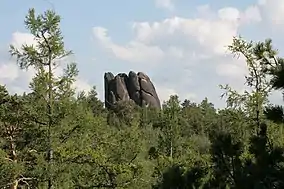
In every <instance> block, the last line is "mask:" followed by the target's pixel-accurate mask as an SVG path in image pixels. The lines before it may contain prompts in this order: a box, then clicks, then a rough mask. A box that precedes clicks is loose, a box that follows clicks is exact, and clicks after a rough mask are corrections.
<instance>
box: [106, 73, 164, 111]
mask: <svg viewBox="0 0 284 189" xmlns="http://www.w3.org/2000/svg"><path fill="white" fill-rule="evenodd" d="M104 80H105V81H104V82H105V106H106V108H110V107H111V106H112V105H114V104H115V103H116V102H118V101H127V100H133V101H134V102H135V103H136V104H137V105H139V106H144V105H145V106H149V107H155V108H161V104H160V100H159V98H158V95H157V93H156V89H155V87H154V85H153V83H152V82H151V80H150V78H149V77H148V76H147V75H146V74H144V73H142V72H138V73H137V74H136V73H135V72H133V71H130V72H129V74H128V75H127V74H125V73H119V74H117V75H116V76H114V75H113V74H112V73H111V72H107V73H105V75H104Z"/></svg>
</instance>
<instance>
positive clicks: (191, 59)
mask: <svg viewBox="0 0 284 189" xmlns="http://www.w3.org/2000/svg"><path fill="white" fill-rule="evenodd" d="M31 7H33V8H35V10H36V12H37V13H42V12H43V11H45V10H46V9H52V8H54V9H55V10H56V12H57V13H58V14H59V15H60V16H61V17H62V22H61V28H62V32H63V34H64V40H65V43H66V47H67V48H68V49H72V50H73V51H74V53H75V55H74V57H75V59H76V62H77V64H78V67H79V70H80V75H79V78H78V82H77V87H78V88H79V89H86V90H87V89H88V88H89V87H90V86H92V85H95V86H96V87H97V89H98V92H99V95H100V97H101V98H102V96H103V74H104V72H106V71H112V72H113V73H118V72H129V71H130V70H134V71H136V72H138V71H143V72H145V73H146V74H148V75H149V76H150V78H152V80H153V82H154V84H155V86H156V88H157V92H158V95H159V96H160V98H161V100H166V99H167V98H168V96H169V95H171V94H179V96H180V98H181V100H183V99H184V98H189V99H191V100H193V101H197V102H199V101H200V100H202V99H204V97H206V96H207V97H208V98H209V100H211V101H212V102H213V103H214V104H216V106H218V107H219V106H223V105H224V102H223V100H220V99H219V96H220V94H221V92H222V91H221V90H220V89H219V88H218V84H226V83H229V84H231V85H232V86H233V87H235V88H236V89H237V90H243V76H244V74H245V72H246V66H245V63H244V61H243V60H236V59H233V58H232V57H231V56H229V55H228V52H226V50H225V48H224V47H225V46H226V45H229V44H230V43H231V39H232V37H233V36H234V35H237V34H241V35H243V36H244V37H245V38H247V39H249V40H250V39H252V40H263V39H265V38H267V37H270V38H272V39H273V41H274V44H275V46H276V47H277V48H278V49H279V50H280V52H281V49H282V52H284V47H283V45H282V44H283V42H284V37H282V35H281V34H282V33H283V29H284V15H283V14H282V12H284V1H283V0H269V1H268V0H266V1H265V0H260V1H257V0H246V1H244V0H241V1H235V0H214V1H213V0H199V1H186V0H143V1H133V0H132V1H131V0H120V1H113V0H112V1H110V0H104V1H102V0H84V1H77V0H73V1H67V0H60V1H55V0H49V1H48V0H25V1H23V0H13V1H11V0H2V1H1V3H0V24H1V29H0V30H1V32H0V33H1V35H0V82H1V84H6V85H7V86H8V88H9V90H10V91H11V92H22V91H24V90H26V89H27V86H28V82H29V81H30V79H31V77H32V75H31V74H32V72H23V71H19V70H17V69H16V67H15V65H16V63H15V62H14V61H13V60H12V59H10V58H9V55H8V45H9V44H10V43H13V44H18V45H19V44H21V43H24V42H25V41H27V42H28V41H30V40H31V38H30V36H29V35H28V34H27V33H28V31H27V30H25V26H24V18H25V15H26V14H27V11H28V9H29V8H31ZM272 100H273V101H275V102H279V101H281V95H279V94H276V95H274V96H273V98H272Z"/></svg>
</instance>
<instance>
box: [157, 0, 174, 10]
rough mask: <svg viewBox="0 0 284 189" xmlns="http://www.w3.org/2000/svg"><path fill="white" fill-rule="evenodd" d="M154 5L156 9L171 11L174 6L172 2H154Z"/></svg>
mask: <svg viewBox="0 0 284 189" xmlns="http://www.w3.org/2000/svg"><path fill="white" fill-rule="evenodd" d="M155 4H156V6H157V7H158V8H164V9H167V10H170V11H173V10H174V8H175V6H174V3H173V0H155Z"/></svg>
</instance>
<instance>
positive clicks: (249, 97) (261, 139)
mask: <svg viewBox="0 0 284 189" xmlns="http://www.w3.org/2000/svg"><path fill="white" fill-rule="evenodd" d="M25 25H26V28H27V29H28V30H29V32H30V33H31V34H32V35H33V36H34V39H35V44H33V45H30V46H29V45H23V46H22V47H21V48H20V49H17V48H16V47H14V46H11V47H10V53H11V55H12V56H13V57H15V58H16V59H17V63H18V65H19V67H20V68H22V69H30V68H33V69H35V70H36V73H35V75H34V77H33V80H32V81H31V83H30V89H31V92H30V93H24V94H9V92H8V91H7V89H6V88H5V86H0V188H13V189H17V188H43V189H45V188H47V189H51V188H59V189H60V188H62V189H63V188H102V189H103V188H105V189H106V188H112V189H128V188H129V189H136V188H137V189H191V188H192V189H193V188H208V189H209V188H210V189H214V188H216V189H222V188H224V189H225V188H237V189H246V188H247V189H251V188H258V189H262V188H263V189H264V188H267V189H268V188H275V189H276V188H279V189H280V188H284V181H283V178H284V166H283V165H284V131H283V126H284V111H283V107H282V106H281V105H272V104H271V103H270V102H269V100H268V99H269V95H270V94H271V92H272V91H273V90H279V91H281V90H283V89H284V59H283V58H281V57H278V52H277V51H276V50H275V49H274V48H273V46H272V41H271V40H270V39H267V40H265V41H264V42H253V41H246V40H245V39H243V38H242V37H234V38H233V43H232V44H231V45H229V46H228V49H229V50H230V51H231V52H232V54H233V55H235V56H236V58H237V57H239V56H243V57H244V58H245V59H246V63H247V68H248V75H247V76H246V78H245V79H246V83H245V85H246V88H247V89H248V90H246V91H245V92H244V93H239V92H237V91H235V90H234V89H232V88H231V87H230V86H229V85H227V84H226V83H223V84H224V85H220V87H221V89H222V90H223V94H222V96H223V97H224V98H225V99H224V100H226V102H227V107H226V108H223V109H216V108H215V107H214V105H213V104H212V103H211V102H209V101H208V99H207V98H205V99H204V100H203V101H201V102H200V103H196V102H191V101H190V100H184V101H183V102H181V101H180V99H179V97H178V96H177V95H176V96H171V97H170V98H169V100H168V101H166V102H164V104H163V107H162V109H161V110H158V109H151V108H148V107H138V106H137V105H135V103H133V102H132V101H128V102H123V101H122V102H119V103H117V104H116V105H115V107H113V108H112V109H110V110H108V109H105V108H104V106H103V103H102V102H101V101H100V100H99V99H98V98H97V92H96V87H95V86H94V87H93V89H92V90H91V91H90V92H89V93H85V92H82V93H80V94H78V95H77V96H76V93H75V89H74V88H73V87H72V86H73V85H72V84H73V82H74V81H75V78H76V76H77V74H78V70H77V68H76V64H75V63H72V62H70V63H69V64H67V66H66V68H65V69H64V71H63V74H62V75H60V76H58V75H56V74H55V73H54V69H55V68H57V67H58V66H61V67H62V65H61V62H62V59H65V60H66V59H67V60H68V56H69V55H70V54H71V53H72V52H71V51H67V50H65V47H64V42H63V35H62V33H61V30H60V16H59V15H57V14H56V13H55V12H53V11H50V10H48V11H46V12H44V13H43V14H38V15H37V14H36V12H35V10H34V9H30V10H29V12H28V14H27V16H26V19H25ZM221 93H222V91H220V95H221Z"/></svg>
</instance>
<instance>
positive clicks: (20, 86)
mask: <svg viewBox="0 0 284 189" xmlns="http://www.w3.org/2000/svg"><path fill="white" fill-rule="evenodd" d="M10 44H12V45H14V46H15V47H16V48H17V49H21V46H22V45H23V44H27V45H34V44H36V42H35V40H34V38H33V36H32V35H31V34H29V33H21V32H14V33H13V34H12V38H11V41H10ZM7 52H8V49H7ZM59 61H60V64H61V66H59V67H57V68H55V69H54V74H55V76H60V75H62V74H63V66H65V65H66V63H68V62H70V59H69V58H67V59H66V58H65V59H62V60H59ZM34 75H35V70H34V69H33V68H32V67H30V68H29V69H28V70H21V69H20V68H19V67H18V66H17V63H16V61H11V60H10V61H8V60H5V61H4V60H2V61H1V62H0V82H1V83H2V84H6V85H7V87H8V89H10V90H11V92H15V93H22V92H23V91H28V84H29V83H30V82H31V80H32V78H33V77H34ZM74 87H75V88H77V91H82V90H87V91H88V90H90V88H91V86H90V85H89V84H88V83H87V82H86V81H85V80H83V79H81V78H80V77H78V78H77V81H76V82H75V83H74Z"/></svg>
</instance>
